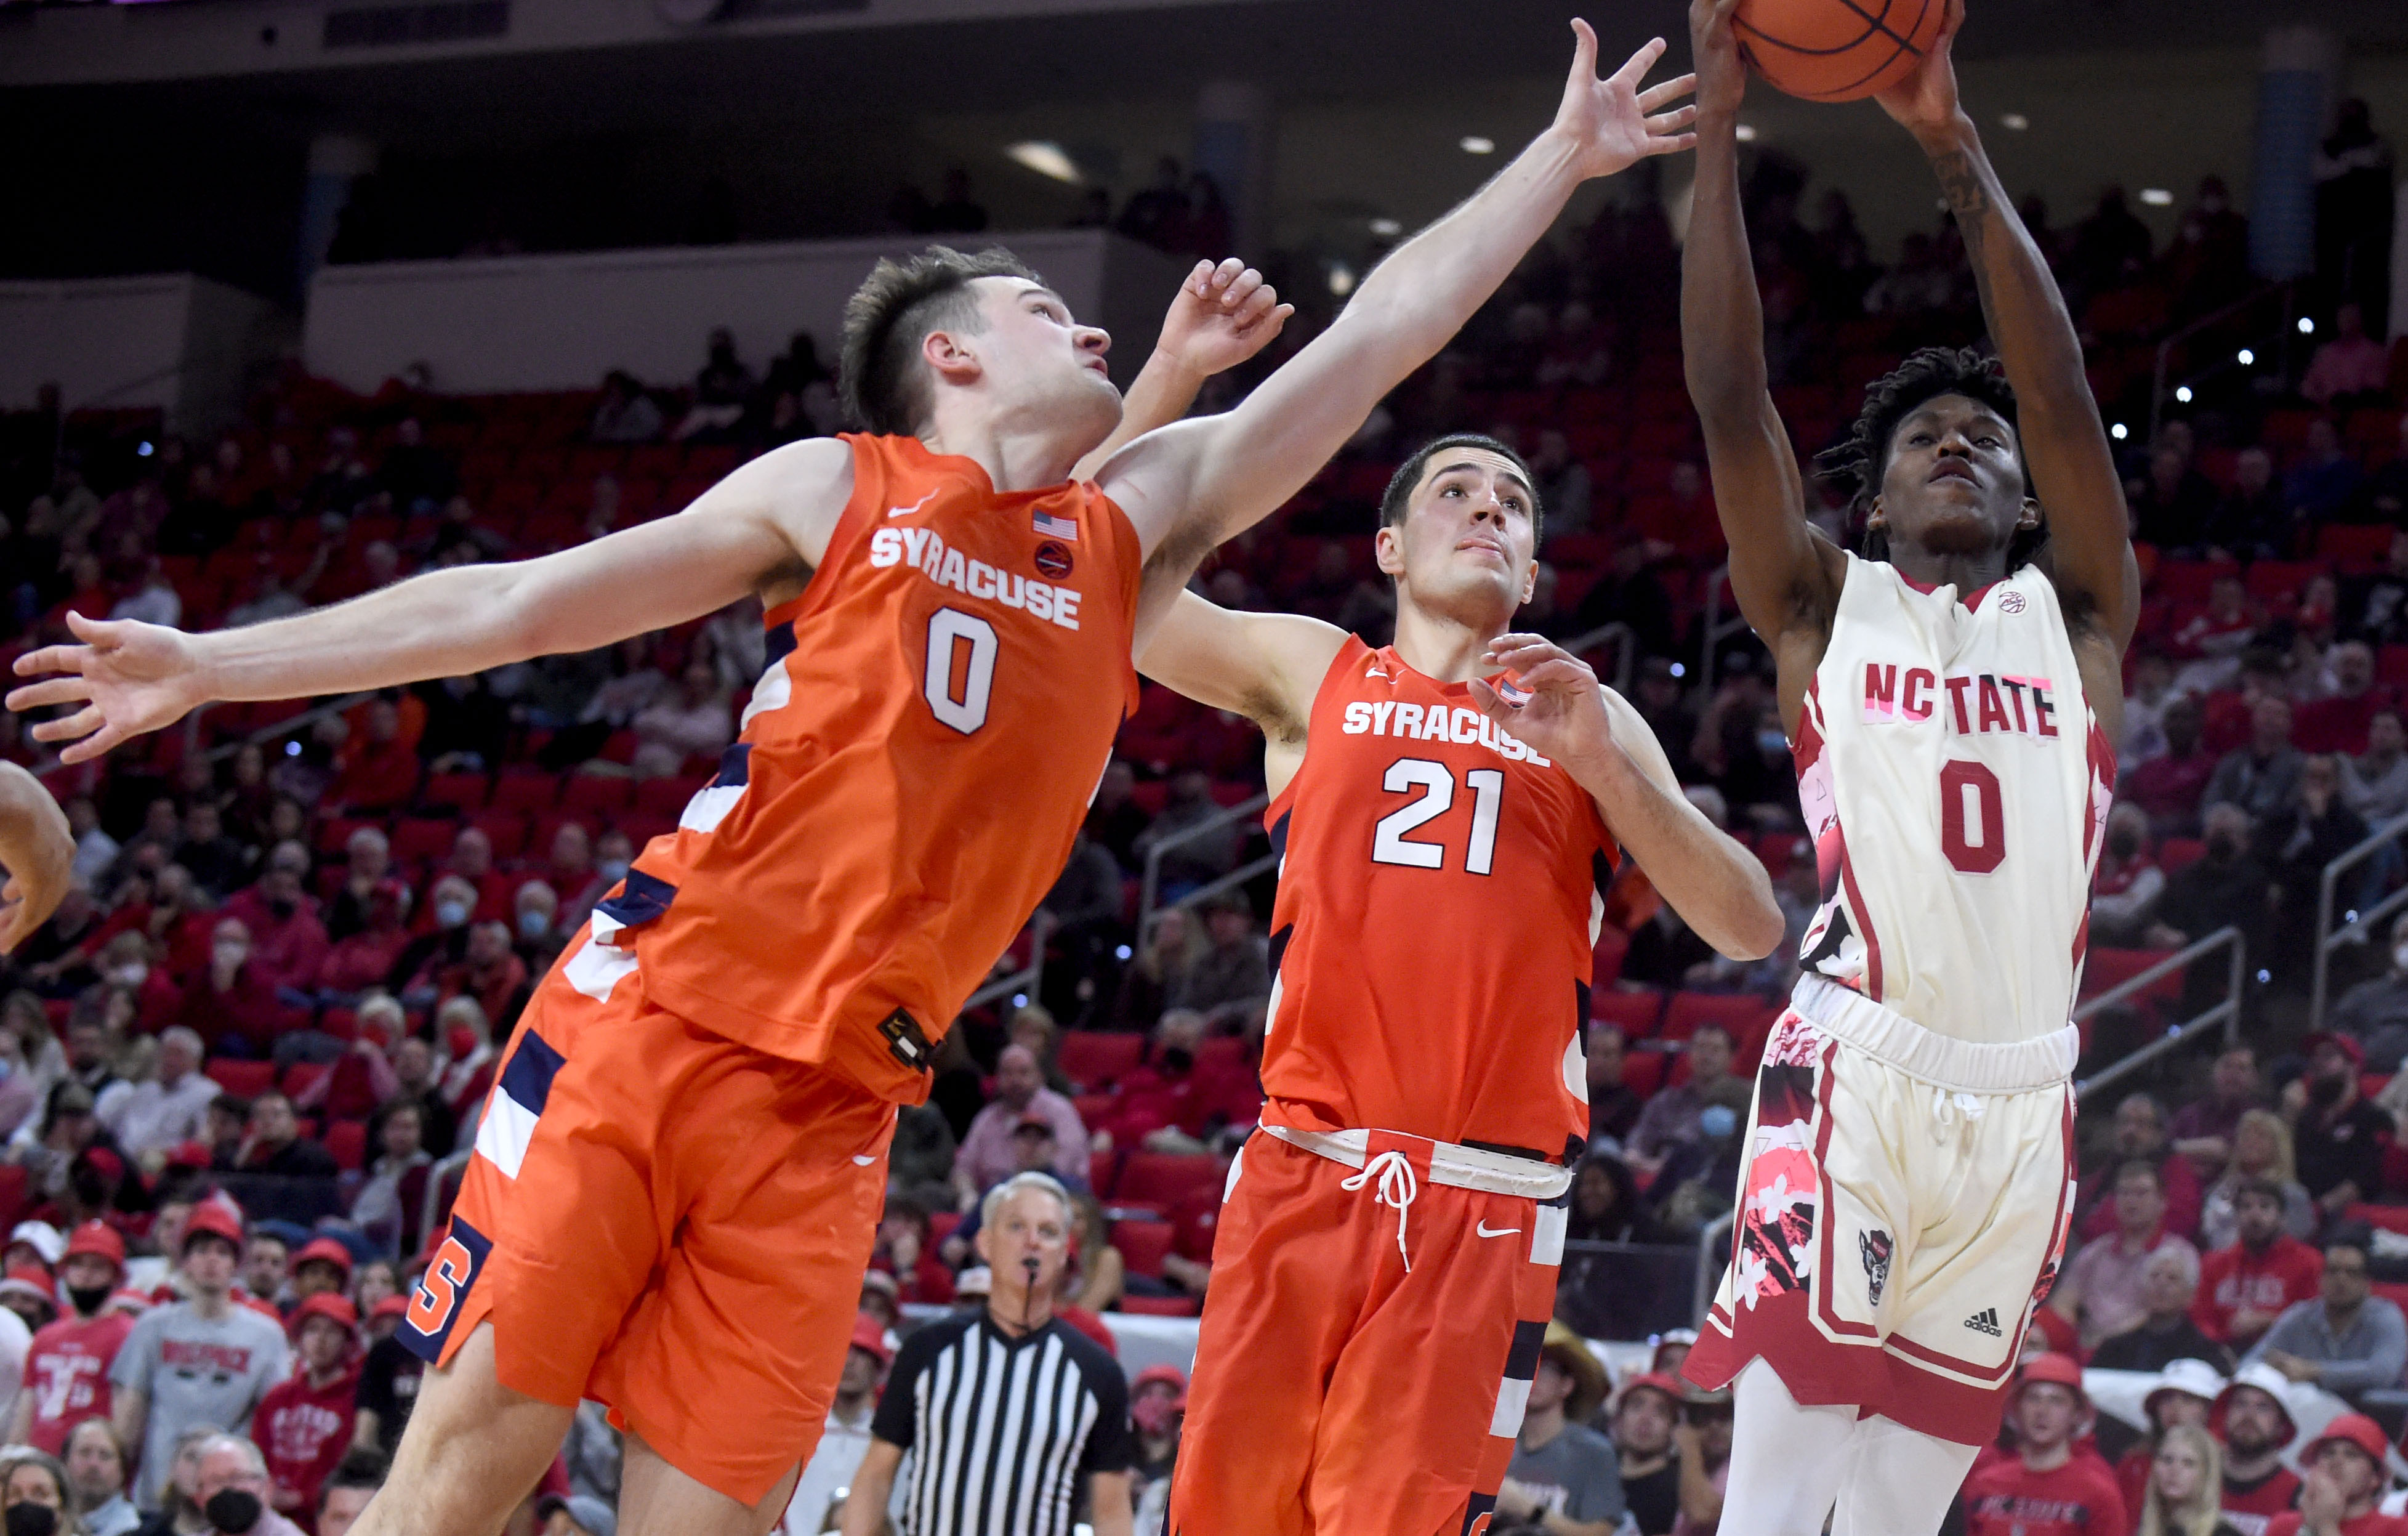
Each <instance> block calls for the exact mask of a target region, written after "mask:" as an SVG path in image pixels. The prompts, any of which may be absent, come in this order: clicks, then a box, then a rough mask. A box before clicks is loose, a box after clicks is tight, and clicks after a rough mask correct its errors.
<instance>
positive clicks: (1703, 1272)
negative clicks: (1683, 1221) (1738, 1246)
mask: <svg viewBox="0 0 2408 1536" xmlns="http://www.w3.org/2000/svg"><path fill="white" fill-rule="evenodd" d="M1738 1222H1739V1212H1738V1211H1737V1210H1736V1209H1733V1210H1729V1211H1726V1212H1724V1213H1722V1214H1721V1215H1719V1216H1716V1217H1715V1218H1714V1219H1713V1220H1712V1221H1710V1222H1708V1223H1706V1229H1705V1230H1704V1231H1702V1232H1699V1234H1698V1289H1697V1294H1696V1298H1695V1300H1696V1305H1695V1307H1694V1308H1693V1309H1692V1310H1693V1312H1694V1313H1695V1314H1696V1316H1697V1319H1698V1320H1697V1322H1696V1323H1695V1324H1694V1325H1692V1326H1693V1327H1696V1328H1704V1327H1705V1326H1706V1309H1707V1308H1709V1307H1711V1306H1713V1304H1714V1291H1715V1288H1716V1287H1718V1286H1719V1285H1722V1283H1723V1270H1726V1269H1727V1268H1728V1267H1729V1265H1730V1259H1729V1258H1728V1257H1726V1258H1725V1259H1724V1260H1723V1261H1722V1263H1720V1264H1717V1263H1715V1262H1714V1253H1715V1250H1716V1249H1717V1248H1720V1247H1723V1246H1727V1244H1728V1243H1729V1242H1730V1236H1731V1228H1732V1227H1735V1226H1736V1225H1737V1224H1738Z"/></svg>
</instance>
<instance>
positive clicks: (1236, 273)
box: [1212, 256, 1246, 294]
mask: <svg viewBox="0 0 2408 1536" xmlns="http://www.w3.org/2000/svg"><path fill="white" fill-rule="evenodd" d="M1245 270H1246V264H1245V263H1244V262H1241V261H1240V260H1239V259H1238V258H1237V257H1235V256H1230V257H1227V258H1226V259H1225V260H1224V261H1223V262H1222V263H1221V265H1220V266H1216V267H1214V268H1213V269H1212V291H1213V292H1214V293H1215V294H1219V293H1222V292H1224V291H1226V289H1227V288H1228V286H1229V284H1231V283H1233V282H1235V281H1237V280H1238V279H1239V278H1240V276H1242V275H1243V274H1244V272H1245Z"/></svg>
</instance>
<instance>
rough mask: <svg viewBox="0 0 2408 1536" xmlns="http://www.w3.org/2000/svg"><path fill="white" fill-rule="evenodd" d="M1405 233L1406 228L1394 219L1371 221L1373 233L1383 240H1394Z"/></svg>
mask: <svg viewBox="0 0 2408 1536" xmlns="http://www.w3.org/2000/svg"><path fill="white" fill-rule="evenodd" d="M1404 232H1405V226H1404V225H1403V224H1400V223H1398V222H1397V221H1396V220H1394V219H1374V220H1372V221H1371V233H1372V234H1374V235H1377V236H1378V237H1380V238H1382V239H1383V240H1393V239H1395V238H1396V237H1398V236H1399V235H1402V234H1403V233H1404Z"/></svg>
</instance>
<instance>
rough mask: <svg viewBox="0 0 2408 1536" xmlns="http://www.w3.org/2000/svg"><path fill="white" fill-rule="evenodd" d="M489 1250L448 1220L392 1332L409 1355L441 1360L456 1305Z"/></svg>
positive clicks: (473, 1232)
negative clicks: (445, 1229) (415, 1288)
mask: <svg viewBox="0 0 2408 1536" xmlns="http://www.w3.org/2000/svg"><path fill="white" fill-rule="evenodd" d="M493 1249H494V1245H493V1242H491V1241H490V1240H489V1239H487V1238H486V1236H485V1235H484V1234H483V1233H482V1232H480V1231H478V1230H477V1229H476V1228H475V1227H471V1226H469V1225H468V1224H467V1223H466V1222H465V1221H462V1220H461V1219H460V1218H459V1217H458V1216H456V1215H455V1216H453V1217H452V1230H451V1231H450V1232H448V1233H446V1234H445V1235H444V1239H443V1242H441V1243H440V1244H439V1245H438V1246H437V1248H436V1250H435V1257H434V1258H433V1259H432V1260H431V1261H429V1262H428V1264H427V1266H426V1273H425V1275H424V1276H423V1278H422V1279H421V1280H420V1281H419V1283H418V1289H417V1290H415V1291H413V1292H411V1293H410V1298H409V1311H408V1312H406V1313H402V1318H401V1327H400V1328H397V1329H395V1330H394V1337H396V1338H398V1339H399V1340H400V1341H401V1342H402V1344H403V1346H404V1347H406V1348H407V1349H408V1350H409V1352H410V1353H411V1354H412V1355H415V1356H417V1357H419V1358H420V1359H422V1360H424V1361H425V1362H426V1363H427V1364H429V1365H434V1364H436V1363H437V1362H438V1361H439V1360H441V1358H442V1357H443V1346H444V1344H445V1343H446V1342H448V1341H449V1340H450V1339H451V1337H452V1324H453V1323H455V1322H457V1321H458V1320H459V1316H460V1303H461V1301H462V1300H463V1299H466V1296H467V1294H468V1291H469V1288H470V1287H471V1286H473V1285H476V1284H477V1276H478V1275H479V1274H480V1273H482V1272H483V1270H484V1268H485V1256H487V1255H488V1254H490V1253H492V1252H493Z"/></svg>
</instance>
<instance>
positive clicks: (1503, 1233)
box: [1471, 1221, 1521, 1238]
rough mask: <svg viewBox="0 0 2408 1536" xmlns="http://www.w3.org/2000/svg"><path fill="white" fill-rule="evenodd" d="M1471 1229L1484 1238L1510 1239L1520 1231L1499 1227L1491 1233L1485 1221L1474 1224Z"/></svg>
mask: <svg viewBox="0 0 2408 1536" xmlns="http://www.w3.org/2000/svg"><path fill="white" fill-rule="evenodd" d="M1471 1229H1472V1230H1473V1231H1475V1232H1477V1233H1479V1234H1480V1235H1481V1236H1482V1237H1484V1238H1510V1237H1512V1235H1513V1234H1514V1233H1516V1232H1518V1231H1520V1230H1521V1228H1520V1227H1498V1228H1497V1229H1496V1230H1495V1231H1493V1232H1492V1231H1490V1230H1489V1229H1488V1223H1487V1222H1485V1221H1482V1222H1478V1223H1476V1224H1474V1225H1473V1227H1472V1228H1471Z"/></svg>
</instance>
